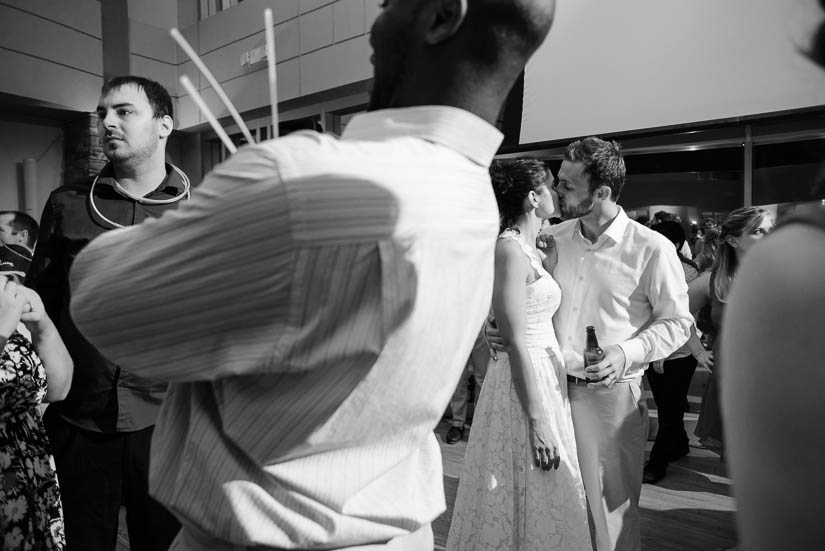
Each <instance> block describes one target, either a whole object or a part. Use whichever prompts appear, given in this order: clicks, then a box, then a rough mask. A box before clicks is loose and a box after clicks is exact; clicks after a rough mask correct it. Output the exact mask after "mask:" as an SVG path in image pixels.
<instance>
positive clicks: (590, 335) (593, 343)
mask: <svg viewBox="0 0 825 551" xmlns="http://www.w3.org/2000/svg"><path fill="white" fill-rule="evenodd" d="M587 348H599V339H597V338H596V333H595V331H588V332H587Z"/></svg>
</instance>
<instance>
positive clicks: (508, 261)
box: [493, 239, 558, 469]
mask: <svg viewBox="0 0 825 551" xmlns="http://www.w3.org/2000/svg"><path fill="white" fill-rule="evenodd" d="M529 273H530V265H529V263H528V262H527V259H526V258H525V256H524V252H523V251H522V250H521V249H520V247H519V246H518V244H517V243H515V242H513V241H512V240H509V239H502V240H500V241H499V242H498V243H497V244H496V261H495V282H494V284H493V310H494V311H495V316H496V323H497V324H498V327H499V330H500V331H501V335H502V337H503V338H504V341H505V343H506V344H507V345H508V351H509V352H508V353H509V357H510V372H511V374H512V377H513V384H514V385H515V388H516V394H518V397H519V401H520V402H521V407H522V408H523V409H524V413H525V414H526V416H527V419H528V423H529V426H530V440H531V445H532V448H533V454H534V457H533V459H534V461H535V462H536V465H537V466H538V465H540V466H541V467H542V468H544V469H549V468H550V466H551V465H552V464H553V463H555V466H556V468H558V451H557V449H556V442H555V437H554V435H553V434H552V431H551V430H550V426H549V420H548V419H547V414H546V412H545V409H544V405H543V404H542V401H541V396H540V395H539V393H538V389H537V388H536V374H535V370H534V366H533V361H532V360H531V359H530V354H529V352H528V349H527V343H526V340H525V335H526V330H527V311H526V308H525V305H526V303H527V287H526V284H527V278H528V276H529Z"/></svg>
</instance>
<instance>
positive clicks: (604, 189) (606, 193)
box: [596, 185, 613, 201]
mask: <svg viewBox="0 0 825 551" xmlns="http://www.w3.org/2000/svg"><path fill="white" fill-rule="evenodd" d="M612 194H613V190H611V189H610V186H605V185H602V186H599V188H598V189H597V190H596V197H598V198H599V199H601V200H602V201H607V200H609V199H610V196H611V195H612Z"/></svg>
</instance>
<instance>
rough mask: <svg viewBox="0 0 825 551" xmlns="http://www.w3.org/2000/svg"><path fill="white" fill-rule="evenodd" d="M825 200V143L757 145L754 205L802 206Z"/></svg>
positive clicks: (754, 162)
mask: <svg viewBox="0 0 825 551" xmlns="http://www.w3.org/2000/svg"><path fill="white" fill-rule="evenodd" d="M823 198H825V139H812V140H802V141H794V142H785V143H773V144H763V145H755V146H754V148H753V204H754V205H771V204H799V203H806V202H811V201H820V200H822V199H823Z"/></svg>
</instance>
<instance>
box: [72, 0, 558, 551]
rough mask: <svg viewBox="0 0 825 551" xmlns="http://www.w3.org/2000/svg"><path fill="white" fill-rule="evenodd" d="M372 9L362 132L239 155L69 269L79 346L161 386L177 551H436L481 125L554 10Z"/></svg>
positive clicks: (474, 257) (162, 447) (477, 203)
mask: <svg viewBox="0 0 825 551" xmlns="http://www.w3.org/2000/svg"><path fill="white" fill-rule="evenodd" d="M383 8H384V9H383V11H382V13H381V14H379V16H378V18H377V19H376V20H375V23H374V24H373V27H372V32H371V37H370V40H371V42H372V44H373V47H374V50H375V54H374V58H373V63H374V66H375V79H374V90H373V94H372V100H371V111H372V112H370V113H367V114H364V115H359V116H357V117H355V118H354V119H353V120H352V122H350V124H349V126H348V127H347V129H346V131H345V133H344V135H343V137H342V138H341V139H340V140H336V139H334V138H332V137H330V136H326V135H320V134H316V133H312V132H302V133H298V134H293V135H291V136H289V137H287V138H284V139H280V140H275V141H270V142H266V143H263V144H259V145H253V146H249V147H246V148H244V149H242V150H241V151H239V152H238V153H237V154H236V155H234V156H233V157H232V158H231V159H230V160H228V161H227V162H226V163H224V164H223V165H221V166H219V167H217V168H216V169H215V170H214V171H213V172H212V173H211V174H209V175H208V176H207V177H206V179H205V181H204V183H203V184H202V185H201V186H200V187H199V188H198V189H197V190H196V191H195V192H194V193H193V194H192V199H191V201H189V202H188V203H187V204H186V205H184V207H183V208H182V209H180V210H178V211H177V212H175V213H171V214H170V215H169V216H163V217H161V218H160V219H158V220H154V221H151V222H148V223H146V224H142V225H140V226H136V227H132V228H127V229H124V230H118V231H112V232H109V233H107V234H106V235H104V236H102V237H101V238H100V239H97V240H95V241H94V242H93V243H91V244H90V245H89V246H88V247H87V248H86V249H85V250H84V251H83V253H81V254H80V256H78V258H77V259H76V261H75V263H74V267H73V271H72V288H73V301H72V315H73V317H74V319H75V321H76V323H77V325H78V327H80V329H81V331H82V332H83V333H84V335H85V336H86V337H87V338H88V339H89V340H90V341H91V342H93V343H94V344H95V345H96V346H97V347H99V349H100V350H101V351H102V352H103V353H104V354H105V355H106V356H107V357H109V358H111V359H112V360H114V361H117V362H119V363H121V364H122V365H126V366H130V367H134V368H135V370H136V371H137V372H140V373H141V374H143V375H145V376H150V377H155V378H159V379H164V380H168V381H170V382H171V383H172V384H171V385H170V387H169V392H168V395H167V399H166V401H165V402H164V404H163V408H162V410H161V413H160V416H159V419H158V426H157V429H156V433H155V438H154V440H153V459H152V465H151V492H152V494H153V495H154V496H155V497H156V498H157V499H158V500H159V501H161V502H162V503H164V504H165V505H166V506H167V507H169V508H170V509H171V510H172V511H173V512H174V513H175V515H176V516H177V517H178V518H179V519H180V520H181V522H182V525H183V530H182V531H181V533H180V535H179V536H178V538H177V540H176V542H175V543H174V544H173V546H172V549H176V550H195V549H198V550H206V549H220V550H235V549H256V550H257V549H267V550H269V549H343V548H347V549H350V548H352V549H410V550H412V549H415V550H422V549H432V546H433V540H432V531H431V528H430V523H431V522H432V520H433V519H435V518H436V517H437V516H438V515H439V514H440V513H441V512H442V511H443V510H444V508H445V503H444V495H443V488H442V473H441V458H440V454H439V449H438V444H437V442H436V440H435V437H434V435H433V433H432V430H433V428H434V427H435V425H436V424H437V423H438V420H439V418H440V416H441V413H442V412H443V411H444V408H445V406H446V405H447V402H448V400H449V399H450V396H451V394H452V390H453V388H455V385H456V383H457V381H458V378H459V376H460V374H461V371H462V368H463V364H464V361H465V360H466V358H467V356H468V355H469V353H470V349H471V347H472V344H473V341H474V339H475V333H476V331H477V328H478V326H479V325H480V324H481V321H482V320H483V318H484V316H485V314H486V310H487V308H488V306H489V303H490V298H491V292H492V276H493V247H494V242H495V236H496V233H497V230H498V216H497V212H496V206H495V199H494V197H493V194H492V191H491V189H490V186H489V176H488V173H487V167H488V165H489V163H490V162H491V160H492V158H493V155H494V154H495V152H496V150H497V148H498V146H499V144H500V142H501V139H502V136H501V134H500V132H498V130H496V129H495V128H494V127H493V126H492V123H493V122H494V121H495V120H496V117H497V116H498V113H499V111H500V109H501V105H502V103H503V101H504V99H505V97H506V95H507V93H508V91H509V89H510V87H511V85H512V83H513V82H514V81H515V79H516V78H517V76H518V74H519V72H520V71H521V70H522V68H523V66H524V64H525V63H526V61H527V59H528V58H529V56H530V55H531V54H532V52H533V51H535V49H536V48H537V47H538V46H539V45H540V43H541V42H542V41H543V39H544V37H545V35H546V33H547V32H548V30H549V27H550V24H551V21H552V17H553V12H554V2H553V1H552V0H516V1H512V2H500V1H498V0H471V1H469V2H466V1H459V0H390V1H385V2H384V3H383ZM239 219H242V220H244V221H245V223H246V229H247V231H248V232H249V236H250V239H248V240H238V239H236V238H235V236H234V235H228V234H227V233H226V231H225V228H227V227H230V226H232V225H234V224H236V222H237V220H239ZM149 251H151V253H149Z"/></svg>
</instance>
